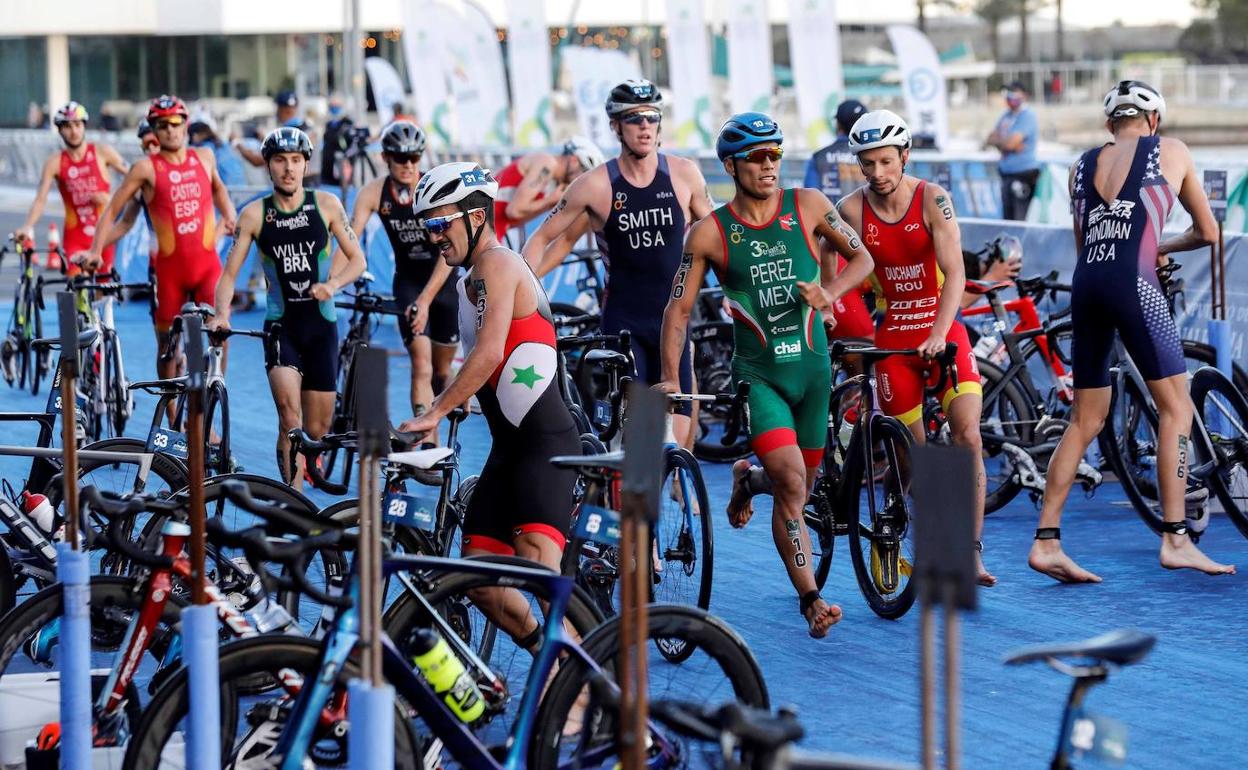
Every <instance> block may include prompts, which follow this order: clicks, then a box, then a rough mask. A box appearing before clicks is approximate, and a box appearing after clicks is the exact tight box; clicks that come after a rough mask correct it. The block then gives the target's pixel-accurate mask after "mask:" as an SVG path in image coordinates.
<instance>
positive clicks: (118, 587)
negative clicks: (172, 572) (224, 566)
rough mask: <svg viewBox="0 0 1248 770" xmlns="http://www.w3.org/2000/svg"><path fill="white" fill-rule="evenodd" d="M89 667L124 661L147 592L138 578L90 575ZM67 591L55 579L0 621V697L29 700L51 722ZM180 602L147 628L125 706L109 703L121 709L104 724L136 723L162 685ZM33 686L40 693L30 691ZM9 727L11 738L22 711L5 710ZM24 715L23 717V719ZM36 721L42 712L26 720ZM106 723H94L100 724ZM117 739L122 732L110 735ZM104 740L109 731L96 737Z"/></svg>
mask: <svg viewBox="0 0 1248 770" xmlns="http://www.w3.org/2000/svg"><path fill="white" fill-rule="evenodd" d="M89 591H90V604H91V614H90V625H91V641H90V648H91V668H92V669H93V670H112V669H114V668H116V667H118V666H121V665H123V662H122V661H120V660H117V654H118V652H119V651H120V650H121V648H122V645H123V644H125V643H126V640H127V630H128V629H129V627H130V624H131V621H132V620H133V619H134V618H135V616H136V615H137V614H138V612H139V609H140V607H141V606H142V601H143V597H144V593H143V583H142V582H141V581H140V579H138V578H128V577H116V576H98V575H97V576H95V577H92V578H91V584H90V588H89ZM64 594H65V591H64V588H63V586H62V585H61V584H60V583H54V584H52V585H50V586H48V587H47V588H45V589H44V590H42V591H40V592H39V593H37V594H35V595H34V596H32V597H30V599H29V600H28V601H26V602H23V603H22V604H21V605H19V606H18V607H16V608H15V609H14V610H13V611H12V612H10V613H8V614H7V615H5V616H4V618H3V620H2V621H0V699H4V700H6V701H7V702H10V703H27V704H29V706H30V707H31V708H32V709H39V710H46V711H47V713H48V721H59V719H60V717H59V713H58V712H59V708H58V706H57V704H59V702H60V688H59V686H58V682H59V679H60V676H59V672H60V671H61V669H60V662H61V660H60V655H59V654H57V653H56V648H57V647H58V646H59V636H60V623H61V618H63V617H64V614H65V603H64ZM183 604H184V602H183V601H182V599H181V598H180V597H177V596H171V597H170V600H169V602H168V603H166V604H165V606H164V608H163V610H162V612H161V614H160V617H159V618H157V619H156V621H155V624H154V625H153V627H152V628H151V633H150V634H149V636H148V637H147V638H146V639H145V644H144V648H143V655H142V656H141V657H140V658H139V659H138V660H137V661H135V662H134V669H133V671H132V673H131V675H130V681H129V683H128V684H127V686H126V688H125V694H126V700H127V701H128V702H127V703H117V704H113V710H114V713H124V714H125V717H126V719H125V720H124V721H123V723H122V724H119V725H118V724H113V725H110V726H109V729H112V730H116V729H117V728H121V729H123V730H125V731H126V732H129V731H131V730H132V729H133V727H134V726H135V723H136V722H137V721H138V716H139V712H140V711H141V710H142V708H143V707H144V705H145V704H144V702H143V701H144V700H145V698H141V697H140V696H141V695H142V696H146V695H147V693H148V692H149V689H148V688H149V686H150V685H152V684H153V683H159V681H161V679H162V677H163V676H164V675H166V674H167V673H168V672H167V670H162V659H163V658H164V657H165V654H166V652H167V651H168V650H169V649H170V645H171V643H172V642H173V641H174V638H175V637H176V635H177V624H178V620H179V618H180V616H181V608H182V605H183ZM32 688H37V696H36V697H35V698H34V700H32V694H34V693H35V690H33V689H32ZM5 718H6V732H7V733H8V734H9V736H10V737H12V736H13V731H12V727H13V725H14V724H20V722H19V721H18V720H19V715H17V714H14V713H9V714H7V715H6V717H5ZM23 718H24V717H23ZM30 719H31V721H32V722H33V721H37V720H40V719H41V717H39V716H32V717H30ZM103 724H104V723H97V724H96V728H97V729H100V728H102V727H103ZM42 727H43V725H42V724H31V725H30V733H29V735H26V736H22V739H23V741H24V740H26V739H30V740H34V739H35V737H36V736H37V734H38V732H39V730H40V728H42ZM113 737H114V738H117V737H119V736H117V735H114V736H113ZM97 738H101V739H104V740H107V736H103V735H97Z"/></svg>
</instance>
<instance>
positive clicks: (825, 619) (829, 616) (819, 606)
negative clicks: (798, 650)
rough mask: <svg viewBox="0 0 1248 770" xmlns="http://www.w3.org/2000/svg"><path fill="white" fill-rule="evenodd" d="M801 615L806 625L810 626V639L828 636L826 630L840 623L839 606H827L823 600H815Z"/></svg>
mask: <svg viewBox="0 0 1248 770" xmlns="http://www.w3.org/2000/svg"><path fill="white" fill-rule="evenodd" d="M802 615H803V616H805V618H806V623H807V624H808V625H809V626H810V636H811V638H812V639H822V638H823V637H825V636H827V635H828V630H829V629H831V628H832V626H835V625H836V624H837V623H840V622H841V608H840V606H839V605H836V604H828V603H827V602H825V601H824V600H823V599H816V600H815V602H814V603H813V604H811V605H810V606H809V607H807V608H806V611H805V612H803V613H802Z"/></svg>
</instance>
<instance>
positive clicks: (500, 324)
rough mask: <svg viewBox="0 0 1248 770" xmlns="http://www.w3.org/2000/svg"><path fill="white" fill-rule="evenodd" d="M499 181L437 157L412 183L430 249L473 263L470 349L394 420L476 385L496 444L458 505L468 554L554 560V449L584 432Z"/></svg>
mask: <svg viewBox="0 0 1248 770" xmlns="http://www.w3.org/2000/svg"><path fill="white" fill-rule="evenodd" d="M497 192H498V183H497V182H496V181H494V178H493V177H492V176H490V173H489V172H488V171H486V170H484V169H482V168H481V167H480V166H479V165H477V164H476V163H466V162H460V163H446V164H443V165H441V166H438V167H436V168H434V169H432V170H431V171H429V172H428V173H427V174H425V175H424V176H423V177H422V178H421V180H420V185H419V186H418V187H417V188H416V205H415V211H416V213H417V215H419V216H420V217H421V222H422V223H423V224H424V226H425V228H426V229H427V230H428V231H429V240H430V242H431V243H432V244H433V246H434V249H435V251H436V253H437V254H438V256H440V257H441V258H442V259H445V260H446V261H447V262H448V263H449V264H451V265H453V266H455V267H459V266H460V265H464V266H466V267H468V273H467V275H465V276H464V278H463V280H462V281H460V282H459V283H458V290H459V292H460V294H461V301H460V304H459V308H460V333H461V335H462V336H463V340H464V351H465V358H464V363H463V366H461V367H460V369H459V372H458V373H457V374H456V375H455V377H454V378H453V379H452V380H451V381H450V382H449V383H448V384H447V386H446V390H444V391H442V393H441V394H440V395H438V397H437V398H435V399H434V400H433V404H432V405H431V406H430V407H429V410H428V411H426V412H425V413H424V414H423V415H421V416H419V417H415V418H413V419H411V420H408V421H407V422H405V423H403V424H402V425H401V426H400V427H401V428H402V429H403V430H411V431H419V432H426V431H432V430H435V429H436V428H437V425H438V421H439V420H440V419H441V418H442V417H444V416H445V415H446V414H447V413H448V412H450V411H451V409H453V408H455V407H456V406H459V405H460V404H463V403H464V402H466V401H467V400H468V399H469V398H470V397H471V396H472V395H474V394H475V395H476V397H477V401H478V402H479V403H480V404H481V411H482V412H483V413H484V414H485V419H486V422H487V424H488V425H489V428H490V436H491V438H492V439H493V444H492V445H491V447H490V455H489V457H488V458H486V461H485V466H484V467H483V468H482V469H481V478H480V479H479V480H478V482H477V486H476V490H475V491H474V492H473V495H472V501H471V502H470V503H469V505H468V510H467V511H466V512H465V513H464V522H463V533H464V536H463V555H465V556H470V555H480V554H513V553H514V554H516V555H518V556H521V557H523V558H526V559H531V560H533V561H536V562H540V563H541V564H544V565H546V566H547V567H550V568H551V569H556V570H557V569H559V563H560V559H561V555H562V553H563V547H564V545H565V543H566V535H567V530H568V523H569V517H570V515H571V511H572V487H573V485H574V483H575V473H573V472H570V471H566V470H560V469H557V468H555V467H553V466H552V465H551V464H550V462H549V461H550V458H551V457H553V456H555V455H574V454H580V446H581V444H580V438H579V437H578V435H577V432H576V424H575V423H574V422H573V421H572V415H571V414H570V413H569V412H568V407H567V404H565V403H564V401H563V398H562V396H561V395H560V393H559V387H558V383H557V382H556V380H557V373H556V357H557V355H558V354H557V353H556V350H555V327H554V325H553V324H552V322H551V314H550V307H549V304H548V303H547V300H546V293H545V292H544V291H543V290H542V285H541V283H540V282H539V281H538V280H537V277H536V276H534V275H533V271H532V270H531V269H530V268H529V266H528V265H527V264H526V263H525V261H524V259H523V258H521V257H520V255H519V254H517V253H516V252H514V251H512V250H511V249H508V248H506V247H505V246H501V245H499V243H498V239H497V237H496V236H495V229H494V222H493V221H492V220H493V218H494V196H495V195H496V194H497ZM505 627H506V626H505ZM507 630H508V631H509V632H511V633H513V635H514V634H518V633H522V632H523V630H524V629H515V628H507ZM534 641H535V640H534ZM523 646H525V647H529V646H532V643H531V641H530V643H528V644H524V645H523Z"/></svg>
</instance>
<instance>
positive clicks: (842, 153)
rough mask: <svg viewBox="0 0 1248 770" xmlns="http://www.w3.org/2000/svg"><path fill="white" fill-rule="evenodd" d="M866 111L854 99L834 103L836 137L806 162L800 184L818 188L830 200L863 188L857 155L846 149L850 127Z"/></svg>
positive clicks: (813, 188) (814, 188)
mask: <svg viewBox="0 0 1248 770" xmlns="http://www.w3.org/2000/svg"><path fill="white" fill-rule="evenodd" d="M866 111H867V108H866V106H865V105H864V104H863V103H862V102H860V101H858V100H857V99H847V100H845V101H843V102H841V103H840V105H838V106H837V108H836V139H835V140H833V142H832V144H829V145H828V146H827V147H824V148H823V149H820V150H817V151H816V152H814V153H813V154H812V155H811V156H810V160H808V161H806V181H805V182H804V183H803V184H802V186H803V187H809V188H811V189H812V190H820V191H822V192H823V194H824V195H826V196H828V199H829V200H832V201H836V200H838V199H840V198H841V197H842V196H844V195H848V194H849V193H851V192H853V191H854V190H856V189H858V188H859V187H862V185H863V182H864V179H863V176H862V171H861V170H860V169H859V168H858V158H857V157H856V156H855V155H854V154H853V153H852V152H850V151H849V129H850V127H851V126H853V125H854V121H855V120H857V119H858V118H860V117H862V115H863V114H864V113H866Z"/></svg>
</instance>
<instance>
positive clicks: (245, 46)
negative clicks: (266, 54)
mask: <svg viewBox="0 0 1248 770" xmlns="http://www.w3.org/2000/svg"><path fill="white" fill-rule="evenodd" d="M226 48H227V51H228V54H227V56H226V60H227V61H228V62H229V64H228V66H229V73H230V75H229V78H230V96H233V97H234V98H236V99H245V98H246V97H248V96H254V95H256V94H258V93H261V90H260V85H259V76H258V73H259V71H260V57H259V56H257V55H256V54H257V50H256V36H255V35H230V36H229V38H227V42H226Z"/></svg>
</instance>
